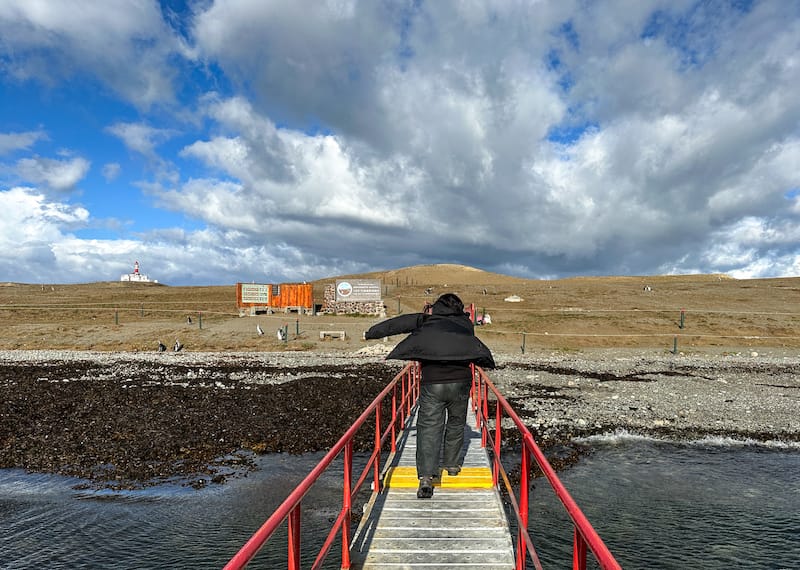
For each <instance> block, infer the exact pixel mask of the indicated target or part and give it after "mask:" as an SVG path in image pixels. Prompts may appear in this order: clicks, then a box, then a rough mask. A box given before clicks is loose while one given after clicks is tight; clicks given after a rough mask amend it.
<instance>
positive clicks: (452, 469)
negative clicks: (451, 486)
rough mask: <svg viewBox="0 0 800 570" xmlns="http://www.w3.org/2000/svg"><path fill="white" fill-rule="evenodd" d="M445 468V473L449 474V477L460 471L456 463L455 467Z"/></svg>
mask: <svg viewBox="0 0 800 570" xmlns="http://www.w3.org/2000/svg"><path fill="white" fill-rule="evenodd" d="M445 469H447V474H448V475H450V477H455V476H456V475H458V474H459V473H461V466H460V465H456V466H455V467H445Z"/></svg>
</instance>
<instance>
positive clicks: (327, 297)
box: [320, 283, 386, 317]
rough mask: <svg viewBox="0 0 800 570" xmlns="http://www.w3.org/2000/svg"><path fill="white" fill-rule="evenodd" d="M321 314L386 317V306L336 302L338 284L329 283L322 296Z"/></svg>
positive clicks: (381, 304)
mask: <svg viewBox="0 0 800 570" xmlns="http://www.w3.org/2000/svg"><path fill="white" fill-rule="evenodd" d="M320 313H321V314H327V315H376V316H378V317H385V316H386V305H384V304H383V301H382V300H381V301H369V302H356V301H339V302H336V284H335V283H328V284H327V285H325V291H324V292H323V295H322V309H321V310H320Z"/></svg>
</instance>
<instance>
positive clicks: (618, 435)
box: [575, 429, 800, 450]
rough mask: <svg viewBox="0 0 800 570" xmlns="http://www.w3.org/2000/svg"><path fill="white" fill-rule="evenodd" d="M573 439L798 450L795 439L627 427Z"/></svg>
mask: <svg viewBox="0 0 800 570" xmlns="http://www.w3.org/2000/svg"><path fill="white" fill-rule="evenodd" d="M575 441H576V442H578V443H586V444H590V445H616V444H625V443H631V442H637V441H638V442H654V443H669V444H672V445H689V446H692V445H695V446H707V447H763V448H767V449H786V450H800V442H797V441H784V440H777V439H776V440H766V441H760V440H757V439H751V438H735V437H731V436H716V435H708V436H705V437H702V438H700V439H692V440H687V441H672V440H665V439H662V438H657V437H653V436H651V435H645V434H639V433H636V432H632V431H629V430H627V429H618V430H616V431H614V432H608V433H603V434H595V435H590V436H587V437H577V438H575Z"/></svg>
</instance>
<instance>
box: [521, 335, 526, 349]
mask: <svg viewBox="0 0 800 570" xmlns="http://www.w3.org/2000/svg"><path fill="white" fill-rule="evenodd" d="M521 348H522V354H525V333H522V347H521Z"/></svg>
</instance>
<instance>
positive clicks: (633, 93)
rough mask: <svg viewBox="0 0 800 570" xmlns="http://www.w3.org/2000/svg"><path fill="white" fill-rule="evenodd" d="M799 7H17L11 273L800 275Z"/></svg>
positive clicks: (106, 276) (520, 1)
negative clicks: (136, 267)
mask: <svg viewBox="0 0 800 570" xmlns="http://www.w3.org/2000/svg"><path fill="white" fill-rule="evenodd" d="M798 93H800V1H798V0H762V1H759V0H702V1H694V0H652V1H648V0H616V1H610V0H608V1H604V0H596V1H587V0H552V1H550V0H436V1H433V0H430V1H424V0H405V1H401V0H382V1H375V0H292V1H291V2H289V1H285V0H281V1H275V0H198V1H192V0H184V1H170V2H167V1H163V2H156V1H148V0H81V1H80V2H75V1H73V0H0V282H21V283H84V282H93V281H116V280H119V278H120V276H121V275H122V274H125V273H129V272H131V271H132V270H133V264H134V262H135V261H138V262H139V263H140V267H141V272H142V273H145V274H147V275H148V276H149V277H150V278H151V279H157V280H158V281H159V282H161V283H166V284H169V285H226V284H233V283H237V282H256V283H285V282H295V281H304V280H316V279H321V278H325V277H330V276H336V275H344V274H353V273H363V272H368V271H379V270H387V269H395V268H400V267H406V266H411V265H420V264H434V263H456V264H464V265H468V266H472V267H476V268H479V269H483V270H486V271H492V272H498V273H504V274H508V275H514V276H519V277H525V278H531V279H559V278H566V277H572V276H593V275H674V274H692V273H724V274H727V275H730V276H731V277H735V278H739V279H746V278H769V277H782V276H797V275H800V95H798Z"/></svg>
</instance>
